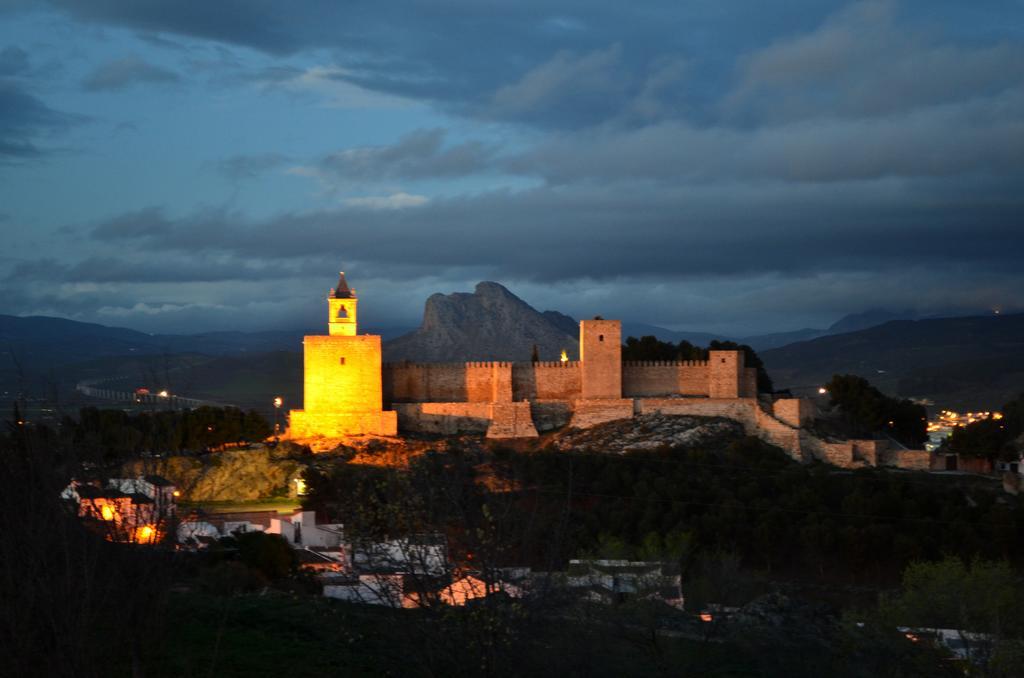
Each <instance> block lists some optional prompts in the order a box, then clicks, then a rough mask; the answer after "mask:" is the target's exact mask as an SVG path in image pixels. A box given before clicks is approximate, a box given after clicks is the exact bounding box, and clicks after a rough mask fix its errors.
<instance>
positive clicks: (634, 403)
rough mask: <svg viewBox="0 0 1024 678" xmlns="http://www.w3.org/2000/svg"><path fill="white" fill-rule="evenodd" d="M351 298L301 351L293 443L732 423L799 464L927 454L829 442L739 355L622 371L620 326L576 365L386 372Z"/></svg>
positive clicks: (333, 299)
mask: <svg viewBox="0 0 1024 678" xmlns="http://www.w3.org/2000/svg"><path fill="white" fill-rule="evenodd" d="M356 302H357V299H356V298H355V292H354V291H352V290H349V289H348V286H347V283H346V282H345V278H344V274H342V275H341V278H340V279H339V283H338V286H337V288H336V289H334V290H331V292H330V293H329V296H328V304H329V321H328V322H329V325H328V327H329V330H330V331H329V334H328V335H327V336H307V337H305V339H304V342H303V343H304V354H305V376H304V388H305V391H304V400H305V403H304V405H305V409H304V410H293V411H292V412H291V422H290V434H291V435H292V436H293V437H296V438H303V437H311V436H325V437H336V436H344V435H353V434H355V435H359V434H372V435H395V434H396V432H397V430H404V431H412V432H425V433H438V434H448V435H452V434H459V433H483V434H485V435H487V437H489V438H530V437H537V435H538V431H547V430H552V429H556V428H560V427H562V426H565V425H569V426H572V427H576V428H588V427H591V426H596V425H598V424H601V423H604V422H608V421H614V420H617V419H627V418H631V417H633V416H634V415H641V414H650V413H662V414H674V415H692V416H709V417H725V418H729V419H732V420H735V421H738V422H740V423H741V424H742V425H743V427H744V428H745V430H746V431H747V433H748V434H750V435H754V436H758V437H760V438H762V439H763V440H765V441H767V442H769V443H771V444H773V445H777V446H778V447H780V448H782V449H783V450H785V451H786V452H787V453H788V454H789V455H790V456H791V457H793V458H794V459H796V460H799V461H812V460H820V461H824V462H827V463H830V464H834V465H836V466H842V467H846V468H856V467H861V466H877V465H883V464H884V465H893V466H903V467H906V468H919V467H921V465H922V463H923V462H922V458H923V457H922V455H927V453H925V452H923V451H920V450H903V449H893V448H891V447H890V446H889V445H888V444H887V443H886V442H885V441H881V440H845V441H826V440H821V439H819V438H817V437H815V436H814V435H812V434H811V433H810V432H809V431H808V430H807V429H806V428H805V426H806V424H807V423H808V422H809V421H810V420H811V419H812V418H813V416H814V408H813V405H812V404H811V403H810V402H809V401H807V400H804V399H799V398H773V397H772V396H770V395H766V394H760V395H759V394H758V393H757V370H755V369H754V368H750V367H747V366H746V365H745V364H744V353H743V352H742V351H732V350H730V351H710V352H709V354H708V359H707V360H697V361H676V362H672V361H668V362H623V361H622V331H621V323H620V321H617V320H604V319H601V318H595V319H594V320H584V321H582V322H580V340H579V345H580V360H578V361H564V362H529V363H521V362H504V361H485V362H464V363H413V362H401V363H387V364H385V363H382V362H381V340H380V337H378V336H372V335H360V334H358V333H357V331H356V330H357V322H356V309H357V305H356Z"/></svg>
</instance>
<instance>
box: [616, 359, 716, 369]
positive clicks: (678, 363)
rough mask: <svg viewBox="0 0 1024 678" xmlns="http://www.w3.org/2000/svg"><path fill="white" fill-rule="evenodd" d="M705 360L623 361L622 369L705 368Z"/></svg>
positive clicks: (706, 363)
mask: <svg viewBox="0 0 1024 678" xmlns="http://www.w3.org/2000/svg"><path fill="white" fill-rule="evenodd" d="M707 366H708V361H707V360H624V361H622V367H623V368H629V367H707Z"/></svg>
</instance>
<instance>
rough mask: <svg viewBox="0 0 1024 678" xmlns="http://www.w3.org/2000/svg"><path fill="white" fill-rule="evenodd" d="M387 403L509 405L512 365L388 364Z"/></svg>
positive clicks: (384, 377)
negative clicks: (496, 403)
mask: <svg viewBox="0 0 1024 678" xmlns="http://www.w3.org/2000/svg"><path fill="white" fill-rule="evenodd" d="M383 373H384V374H383V381H384V400H385V401H386V402H391V403H403V402H405V403H409V402H508V401H511V400H512V363H510V362H489V361H483V362H468V363H410V362H402V363H385V365H384V367H383Z"/></svg>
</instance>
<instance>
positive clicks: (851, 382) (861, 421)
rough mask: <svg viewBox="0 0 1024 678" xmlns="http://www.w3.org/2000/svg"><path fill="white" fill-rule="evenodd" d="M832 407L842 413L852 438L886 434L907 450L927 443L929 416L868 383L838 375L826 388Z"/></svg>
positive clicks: (921, 409) (918, 407) (920, 408)
mask: <svg viewBox="0 0 1024 678" xmlns="http://www.w3.org/2000/svg"><path fill="white" fill-rule="evenodd" d="M825 388H826V390H828V394H829V398H830V402H831V405H832V406H833V407H838V408H839V410H840V412H842V414H843V417H844V419H845V420H846V423H847V425H848V426H849V427H850V432H851V434H852V435H865V436H867V435H874V434H877V433H884V434H886V435H889V436H892V437H893V438H895V439H896V440H898V441H899V442H900V443H902V444H903V445H906V446H907V447H913V448H919V447H921V446H922V445H924V443H925V441H926V440H928V412H927V410H925V408H924V406H923V405H917V404H915V403H913V402H911V401H910V400H901V399H898V398H890V397H889V396H887V395H885V394H884V393H882V392H881V391H879V390H878V389H877V388H875V387H874V386H872V385H871V384H870V383H869V382H868V380H867V379H864V378H863V377H858V376H856V375H853V374H846V375H838V374H837V375H835V376H833V377H832V380H831V381H829V382H828V384H826V386H825Z"/></svg>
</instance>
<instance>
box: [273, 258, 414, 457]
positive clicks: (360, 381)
mask: <svg viewBox="0 0 1024 678" xmlns="http://www.w3.org/2000/svg"><path fill="white" fill-rule="evenodd" d="M358 304H359V299H358V298H357V297H356V292H355V290H353V289H350V288H349V286H348V283H347V282H346V281H345V274H344V273H341V274H340V275H339V277H338V285H337V287H335V288H334V289H332V290H330V291H329V292H328V293H327V312H328V316H327V336H323V335H318V336H306V337H303V339H302V345H303V363H304V370H303V374H304V377H303V400H304V402H303V405H304V409H301V410H292V411H291V417H290V420H291V424H290V431H291V435H292V436H294V437H297V438H305V437H311V436H324V437H339V436H346V435H382V436H393V435H395V434H396V433H398V419H397V415H396V413H395V412H392V411H386V410H384V408H383V395H382V389H381V342H380V337H379V336H376V335H372V334H359V333H358V328H359V323H358Z"/></svg>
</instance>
